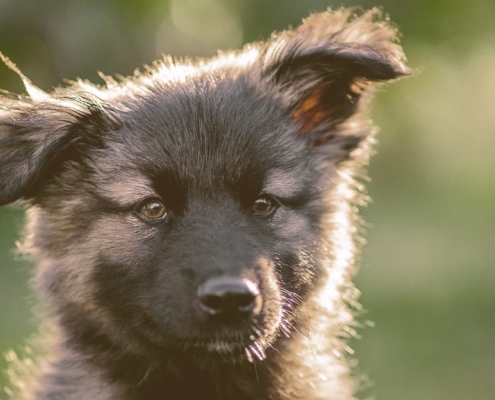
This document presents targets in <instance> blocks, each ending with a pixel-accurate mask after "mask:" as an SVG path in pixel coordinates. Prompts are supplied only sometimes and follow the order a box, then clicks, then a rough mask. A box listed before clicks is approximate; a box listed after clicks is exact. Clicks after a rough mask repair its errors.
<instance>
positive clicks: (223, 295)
mask: <svg viewBox="0 0 495 400" xmlns="http://www.w3.org/2000/svg"><path fill="white" fill-rule="evenodd" d="M197 295H198V300H199V305H200V308H201V309H202V310H203V311H204V312H205V313H206V314H208V315H209V316H223V317H227V318H228V319H229V320H237V319H241V318H245V317H247V316H249V315H250V314H251V313H257V312H259V310H260V309H261V296H260V293H259V289H258V286H257V285H256V284H255V283H254V282H252V281H250V280H247V279H242V278H237V277H229V276H223V277H215V278H211V279H208V280H207V281H206V282H205V283H203V284H202V285H201V286H200V287H199V288H198V291H197Z"/></svg>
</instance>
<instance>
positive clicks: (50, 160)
mask: <svg viewBox="0 0 495 400" xmlns="http://www.w3.org/2000/svg"><path fill="white" fill-rule="evenodd" d="M74 122H75V121H74V118H73V116H72V115H70V114H67V113H65V112H63V109H62V108H61V107H59V106H56V105H54V104H52V103H49V102H37V101H34V100H32V99H31V98H29V97H24V96H23V97H14V96H13V95H9V94H7V93H2V94H1V95H0V205H1V204H6V203H9V202H12V201H15V200H17V199H20V198H22V197H26V196H30V194H31V193H32V192H33V191H34V190H35V187H36V186H37V185H38V183H40V182H41V181H42V180H43V179H44V178H45V177H46V176H47V174H48V173H49V171H50V168H51V166H52V165H53V164H54V163H55V162H56V160H57V157H58V156H59V155H61V154H63V153H64V151H65V149H67V148H68V147H69V146H70V144H71V143H72V142H73V141H74V140H76V139H77V137H76V134H75V132H74V131H73V130H72V129H71V126H72V124H73V123H74Z"/></svg>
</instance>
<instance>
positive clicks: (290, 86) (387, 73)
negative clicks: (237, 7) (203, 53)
mask: <svg viewBox="0 0 495 400" xmlns="http://www.w3.org/2000/svg"><path fill="white" fill-rule="evenodd" d="M396 42H397V32H396V30H395V29H394V28H393V27H391V26H390V25H389V24H388V23H387V21H386V19H384V18H383V17H382V15H381V12H380V11H379V10H377V9H372V10H369V11H366V12H364V13H360V14H359V12H358V13H356V10H349V9H340V10H337V11H335V12H332V11H328V12H324V13H319V14H314V15H312V16H310V17H309V18H307V19H306V20H305V21H304V22H303V24H302V25H301V26H300V27H299V28H297V29H296V30H294V31H288V32H283V33H282V34H280V35H277V36H274V37H273V38H272V41H271V44H270V45H269V47H268V48H267V49H266V52H265V53H264V55H263V57H264V58H263V67H262V68H263V72H262V75H263V79H265V80H266V79H267V80H268V81H269V82H270V84H272V85H275V91H276V92H277V93H278V97H279V100H280V101H281V103H282V104H283V106H284V107H285V108H286V109H287V112H288V115H289V117H290V118H291V119H292V120H293V121H295V122H296V123H298V124H299V126H300V134H301V135H302V136H307V137H309V138H310V140H311V144H312V145H313V146H315V147H316V146H321V145H324V144H333V145H334V146H335V145H337V146H338V147H339V148H340V153H341V155H342V157H343V158H347V157H348V156H349V153H350V151H352V149H354V148H355V147H356V146H357V145H358V144H359V142H360V140H361V139H362V138H361V137H357V136H356V135H353V134H347V135H346V134H345V132H346V129H335V128H336V127H337V126H339V125H341V124H342V123H343V122H345V121H350V120H351V119H352V117H353V116H354V115H356V114H359V112H360V111H362V109H363V108H364V106H365V105H366V103H367V101H366V99H367V98H369V97H370V96H369V95H368V93H370V92H371V89H372V88H373V87H374V86H375V83H376V82H381V81H388V80H391V79H395V78H399V77H402V76H406V75H409V74H410V71H409V70H408V68H407V67H406V66H405V65H404V54H403V52H402V49H401V47H400V46H399V45H398V44H397V43H396ZM347 131H348V130H347ZM330 142H332V143H330Z"/></svg>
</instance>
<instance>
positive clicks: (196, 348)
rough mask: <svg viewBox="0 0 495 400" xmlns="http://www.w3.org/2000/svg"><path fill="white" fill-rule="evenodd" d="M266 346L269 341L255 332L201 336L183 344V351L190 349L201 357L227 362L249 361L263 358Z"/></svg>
mask: <svg viewBox="0 0 495 400" xmlns="http://www.w3.org/2000/svg"><path fill="white" fill-rule="evenodd" d="M268 347H269V343H267V342H266V341H265V340H264V339H263V338H261V337H259V336H258V335H256V334H251V335H249V336H244V335H235V336H234V335H229V336H220V335H216V336H213V337H201V338H198V339H196V340H189V341H187V342H186V343H184V344H183V349H184V350H185V351H192V352H193V353H194V354H196V355H200V356H201V357H205V358H213V359H221V360H224V361H228V362H238V361H245V360H247V361H248V362H250V363H252V362H254V361H262V360H264V359H265V358H266V349H267V348H268Z"/></svg>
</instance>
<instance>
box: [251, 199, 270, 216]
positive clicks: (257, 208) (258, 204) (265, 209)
mask: <svg viewBox="0 0 495 400" xmlns="http://www.w3.org/2000/svg"><path fill="white" fill-rule="evenodd" d="M274 208H275V202H274V201H273V200H272V199H270V198H269V197H266V196H264V197H260V198H258V199H256V200H255V202H254V203H253V207H252V210H253V213H254V214H256V215H267V214H269V213H270V212H272V211H273V209H274Z"/></svg>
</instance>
